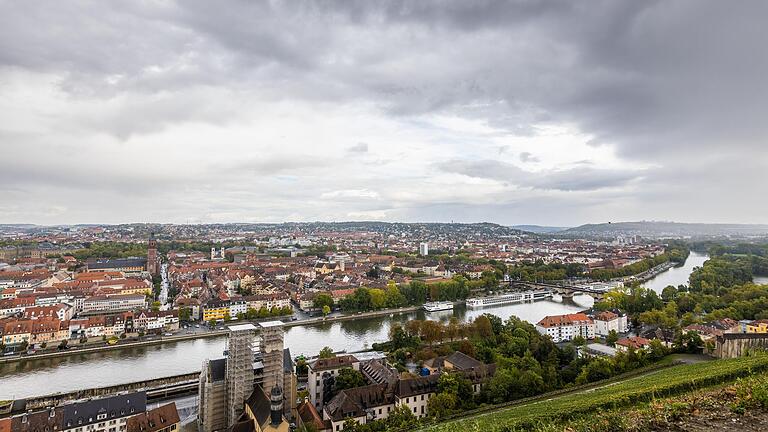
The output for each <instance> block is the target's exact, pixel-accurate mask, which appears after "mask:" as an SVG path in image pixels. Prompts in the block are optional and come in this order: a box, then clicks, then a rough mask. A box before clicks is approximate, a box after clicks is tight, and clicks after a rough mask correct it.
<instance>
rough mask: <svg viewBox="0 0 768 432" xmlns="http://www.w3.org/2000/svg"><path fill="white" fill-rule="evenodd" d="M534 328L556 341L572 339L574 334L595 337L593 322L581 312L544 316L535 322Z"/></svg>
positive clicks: (588, 337) (585, 337)
mask: <svg viewBox="0 0 768 432" xmlns="http://www.w3.org/2000/svg"><path fill="white" fill-rule="evenodd" d="M536 330H538V331H539V333H541V334H543V335H545V336H549V337H551V338H552V341H554V342H556V343H557V342H564V341H569V340H573V338H575V337H576V336H581V337H583V338H584V339H594V338H595V323H594V321H593V320H592V318H590V317H588V316H587V315H586V314H583V313H575V314H565V315H552V316H546V317H544V318H543V319H542V320H541V321H539V322H538V323H537V324H536Z"/></svg>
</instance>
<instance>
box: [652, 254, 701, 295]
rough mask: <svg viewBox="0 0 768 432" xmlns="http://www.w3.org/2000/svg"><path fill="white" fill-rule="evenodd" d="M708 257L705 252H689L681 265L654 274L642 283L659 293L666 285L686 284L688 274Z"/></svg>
mask: <svg viewBox="0 0 768 432" xmlns="http://www.w3.org/2000/svg"><path fill="white" fill-rule="evenodd" d="M708 258H709V255H707V254H702V253H698V252H691V253H690V254H689V255H688V259H686V260H685V263H684V264H683V265H682V266H680V267H672V268H671V269H669V270H667V271H665V272H664V273H661V274H658V275H656V277H654V278H653V279H651V280H649V281H646V282H645V283H644V284H643V285H644V286H645V287H646V288H650V289H652V290H654V291H656V292H657V293H659V294H661V291H662V290H663V289H664V288H666V287H667V286H668V285H672V286H674V287H677V286H678V285H680V284H685V285H688V276H690V274H691V272H692V271H693V269H694V268H696V267H701V266H702V265H704V261H706V260H707V259H708Z"/></svg>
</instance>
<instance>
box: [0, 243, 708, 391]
mask: <svg viewBox="0 0 768 432" xmlns="http://www.w3.org/2000/svg"><path fill="white" fill-rule="evenodd" d="M706 258H707V257H706V255H702V254H696V253H691V255H690V256H689V257H688V259H687V260H686V262H685V265H683V266H681V267H677V268H673V269H671V270H669V271H667V272H664V273H662V274H660V275H658V276H656V277H655V278H654V279H652V280H650V281H648V282H646V283H645V285H646V286H648V287H649V288H651V289H653V290H654V291H657V292H661V290H662V289H664V287H666V286H667V285H675V286H677V285H678V284H684V283H687V281H688V275H689V274H690V272H691V270H693V268H694V267H696V266H700V265H702V264H703V263H704V261H705V260H706ZM592 304H593V300H592V298H591V297H589V296H576V297H574V298H573V299H563V298H560V297H558V296H556V297H555V298H553V299H551V300H543V301H538V302H535V303H524V304H514V305H502V306H495V307H487V308H482V309H467V308H466V307H465V306H463V305H460V306H456V308H455V309H454V310H453V311H442V312H436V313H429V314H427V313H425V312H424V311H416V312H409V313H403V314H395V315H393V316H382V317H376V318H362V319H358V320H354V321H342V322H335V323H330V324H319V325H312V326H296V327H290V328H288V329H287V330H286V332H285V344H286V346H287V347H288V348H290V349H291V354H292V355H294V356H296V355H298V354H305V355H316V354H317V353H318V352H319V351H320V349H322V348H323V347H324V346H330V347H331V348H333V349H334V350H335V351H341V350H346V351H348V352H351V351H357V350H361V349H365V348H369V347H370V346H371V344H373V343H374V342H383V341H385V340H386V339H387V335H388V333H389V328H390V325H391V324H392V323H393V322H396V321H397V322H401V323H405V322H407V321H409V320H413V319H432V320H440V321H448V320H449V319H450V317H451V316H456V317H457V318H459V320H461V321H471V320H473V319H475V318H476V317H477V316H478V315H480V314H483V313H492V314H494V315H497V316H499V317H501V318H503V319H507V318H508V317H510V316H512V315H515V316H518V317H519V318H521V319H524V320H526V321H529V322H532V323H535V322H537V321H539V320H540V319H542V318H543V317H545V316H547V315H558V314H564V313H572V312H576V311H580V310H583V309H586V308H589V307H591V306H592ZM223 350H224V337H217V338H206V339H197V340H189V341H182V342H172V343H167V344H163V345H155V346H150V347H141V348H131V349H124V350H120V351H106V352H102V353H94V354H79V355H73V356H68V357H61V358H55V359H45V360H29V361H22V362H15V363H11V364H5V365H0V400H2V399H13V398H23V397H30V396H37V395H43V394H49V393H55V392H65V391H72V390H77V389H83V388H91V387H101V386H109V385H115V384H120V383H128V382H133V381H141V380H147V379H152V378H157V377H163V376H170V375H176V374H182V373H189V372H193V371H198V370H200V367H201V365H202V362H203V361H204V360H205V359H209V358H217V357H221V356H222V352H223Z"/></svg>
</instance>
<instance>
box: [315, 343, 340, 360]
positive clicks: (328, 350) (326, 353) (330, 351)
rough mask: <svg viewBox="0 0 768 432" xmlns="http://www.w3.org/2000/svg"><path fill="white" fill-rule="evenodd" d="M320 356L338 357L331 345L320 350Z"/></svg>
mask: <svg viewBox="0 0 768 432" xmlns="http://www.w3.org/2000/svg"><path fill="white" fill-rule="evenodd" d="M318 357H319V358H333V357H336V354H334V353H333V349H332V348H331V347H329V346H326V347H323V349H321V350H320V354H319V355H318Z"/></svg>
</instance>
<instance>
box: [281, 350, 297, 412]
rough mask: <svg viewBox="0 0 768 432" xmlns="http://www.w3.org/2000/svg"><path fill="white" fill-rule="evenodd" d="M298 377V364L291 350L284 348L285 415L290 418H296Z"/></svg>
mask: <svg viewBox="0 0 768 432" xmlns="http://www.w3.org/2000/svg"><path fill="white" fill-rule="evenodd" d="M298 385H299V383H298V378H297V377H296V364H294V362H293V358H292V357H291V350H290V349H288V348H285V349H284V350H283V399H285V401H284V406H283V415H284V416H285V418H287V419H288V420H294V419H295V418H296V403H297V399H298V396H297V392H298Z"/></svg>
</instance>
